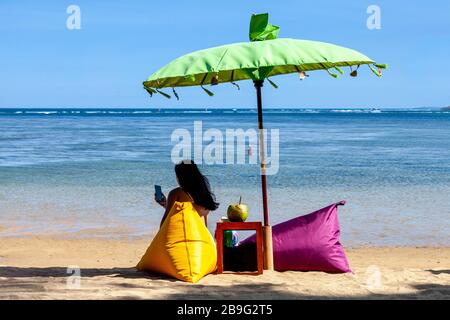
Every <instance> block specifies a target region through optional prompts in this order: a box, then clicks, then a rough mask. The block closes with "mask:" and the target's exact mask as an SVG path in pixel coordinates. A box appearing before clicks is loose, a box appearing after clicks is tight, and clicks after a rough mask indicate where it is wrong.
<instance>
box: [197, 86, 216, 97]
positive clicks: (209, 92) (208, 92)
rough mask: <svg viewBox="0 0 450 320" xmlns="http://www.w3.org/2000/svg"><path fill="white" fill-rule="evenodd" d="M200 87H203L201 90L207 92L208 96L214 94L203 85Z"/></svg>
mask: <svg viewBox="0 0 450 320" xmlns="http://www.w3.org/2000/svg"><path fill="white" fill-rule="evenodd" d="M200 87H201V88H202V89H203V91H205V92H206V93H207V94H208V96H210V97H212V96H214V93H213V92H212V91H210V90H208V89H206V88H205V87H204V86H200Z"/></svg>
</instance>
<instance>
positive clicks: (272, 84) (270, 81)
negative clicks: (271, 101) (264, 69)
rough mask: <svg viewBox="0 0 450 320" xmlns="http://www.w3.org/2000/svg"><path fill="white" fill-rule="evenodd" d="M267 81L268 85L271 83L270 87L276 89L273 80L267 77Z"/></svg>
mask: <svg viewBox="0 0 450 320" xmlns="http://www.w3.org/2000/svg"><path fill="white" fill-rule="evenodd" d="M267 81H268V82H269V83H270V85H271V86H272V87H274V88H275V89H278V86H277V85H276V83H275V82H273V81H272V80H270V79H269V78H267Z"/></svg>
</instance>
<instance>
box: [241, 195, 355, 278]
mask: <svg viewBox="0 0 450 320" xmlns="http://www.w3.org/2000/svg"><path fill="white" fill-rule="evenodd" d="M344 204H345V201H341V202H338V203H335V204H332V205H330V206H328V207H326V208H323V209H320V210H318V211H315V212H313V213H310V214H308V215H305V216H301V217H297V218H294V219H291V220H288V221H285V222H282V223H280V224H277V225H275V226H273V227H272V238H273V256H274V257H273V259H274V267H275V270H277V271H287V270H298V271H325V272H332V273H341V272H351V270H350V267H349V264H348V261H347V257H346V256H345V253H344V248H343V247H342V245H341V243H340V242H339V235H340V229H339V221H338V216H337V207H338V206H339V205H344ZM254 243H255V236H254V235H253V236H251V237H249V238H247V239H245V240H244V241H242V242H241V244H240V245H242V246H244V247H245V246H248V245H252V244H254Z"/></svg>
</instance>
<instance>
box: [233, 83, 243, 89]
mask: <svg viewBox="0 0 450 320" xmlns="http://www.w3.org/2000/svg"><path fill="white" fill-rule="evenodd" d="M231 84H232V85H233V86H235V87H236V88H237V89H238V90H241V87H240V86H239V85H238V84H237V83H236V82H231Z"/></svg>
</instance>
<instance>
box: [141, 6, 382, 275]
mask: <svg viewBox="0 0 450 320" xmlns="http://www.w3.org/2000/svg"><path fill="white" fill-rule="evenodd" d="M278 32H279V27H277V26H274V25H272V24H270V23H269V15H268V14H267V13H266V14H258V15H253V16H252V18H251V21H250V31H249V39H250V42H241V43H235V44H229V45H224V46H219V47H214V48H209V49H205V50H200V51H195V52H192V53H189V54H186V55H184V56H181V57H179V58H177V59H175V60H173V61H172V62H170V63H169V64H167V65H166V66H164V67H162V68H161V69H159V70H158V71H157V72H155V73H154V74H152V75H151V76H150V77H149V78H148V79H147V80H146V81H144V88H145V90H147V92H148V93H149V94H150V95H151V96H152V95H153V94H161V95H163V96H164V97H166V98H170V97H171V96H170V94H168V93H167V92H164V91H163V90H162V89H164V88H172V92H173V94H174V96H175V97H176V98H177V99H178V94H177V92H176V91H175V89H174V88H175V87H189V86H201V88H202V89H203V90H204V91H205V92H206V93H207V94H208V95H210V96H213V95H214V93H213V92H212V91H211V90H210V89H208V88H206V87H205V86H206V85H210V86H214V85H218V84H220V83H225V82H230V83H232V84H234V85H235V86H237V87H238V88H239V86H238V84H237V83H236V82H237V81H241V80H252V81H253V82H254V85H255V88H256V94H257V106H258V127H259V129H260V139H259V148H260V149H259V150H260V166H261V180H262V199H263V211H264V263H265V268H266V269H269V270H273V253H272V233H271V228H270V225H269V212H268V206H267V187H266V162H265V154H264V139H263V135H262V129H263V128H264V127H263V112H262V99H261V88H262V86H263V83H264V81H265V80H267V81H268V82H269V83H270V84H271V85H272V86H274V87H275V88H277V86H276V84H275V83H273V81H272V80H271V79H270V77H272V76H276V75H280V74H288V73H298V75H299V77H300V79H301V80H303V79H305V78H306V77H308V76H309V75H308V72H309V71H313V70H324V71H325V72H327V73H328V74H329V75H330V76H332V77H334V78H338V77H339V75H342V74H344V70H343V68H344V67H347V68H349V69H350V70H349V71H350V72H349V73H350V76H352V77H356V76H357V73H358V69H359V67H360V66H362V65H368V67H369V68H370V70H371V71H372V72H373V73H374V74H375V75H377V76H379V77H380V76H381V74H382V69H385V68H386V67H387V66H386V65H384V64H377V63H376V62H375V61H373V60H372V59H370V58H369V57H367V56H365V55H364V54H362V53H360V52H358V51H355V50H352V49H348V48H344V47H341V46H337V45H334V44H330V43H325V42H318V41H309V40H296V39H287V38H280V39H279V38H278Z"/></svg>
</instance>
